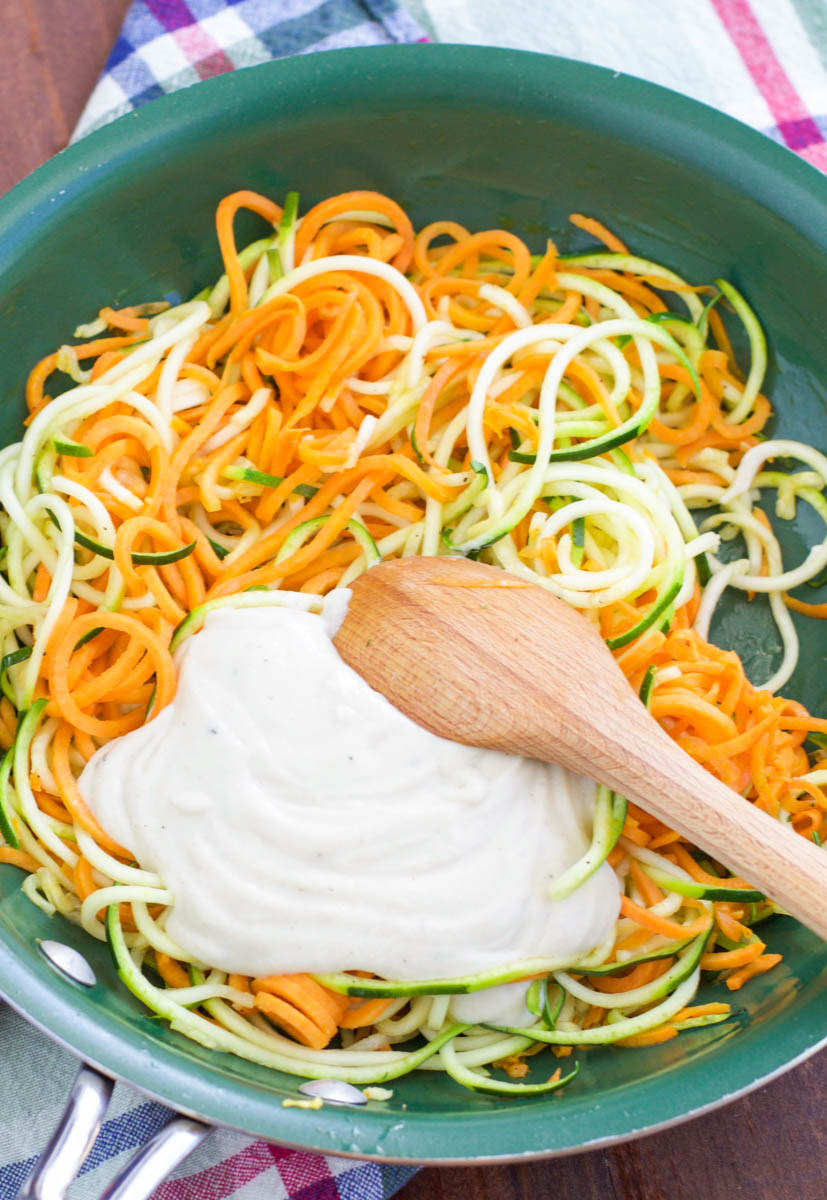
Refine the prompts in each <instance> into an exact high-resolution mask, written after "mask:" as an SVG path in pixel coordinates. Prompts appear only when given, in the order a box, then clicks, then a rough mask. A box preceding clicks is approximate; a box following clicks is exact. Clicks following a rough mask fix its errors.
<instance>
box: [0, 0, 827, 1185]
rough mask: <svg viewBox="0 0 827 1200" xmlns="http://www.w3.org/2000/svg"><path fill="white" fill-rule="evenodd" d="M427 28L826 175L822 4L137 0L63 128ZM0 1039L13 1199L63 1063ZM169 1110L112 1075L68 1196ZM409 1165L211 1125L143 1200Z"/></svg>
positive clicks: (393, 1179)
mask: <svg viewBox="0 0 827 1200" xmlns="http://www.w3.org/2000/svg"><path fill="white" fill-rule="evenodd" d="M426 35H427V36H430V37H431V38H434V39H437V40H441V41H454V42H469V43H475V44H481V45H499V46H511V47H514V48H518V49H529V50H541V51H545V52H547V53H553V54H560V55H563V56H566V57H569V58H576V59H581V60H584V61H589V62H595V63H598V64H600V65H602V66H606V67H609V68H611V69H613V70H618V71H623V72H624V73H626V74H630V75H638V76H642V77H644V78H647V79H650V80H652V81H654V82H656V83H661V84H664V85H666V86H668V87H671V88H674V89H676V90H678V91H682V92H685V93H686V94H688V95H691V96H694V97H695V98H696V99H698V100H703V101H705V102H706V103H707V104H712V105H714V106H715V107H717V108H720V109H722V110H723V111H725V112H728V113H729V114H730V115H732V116H734V117H737V118H739V119H740V120H742V121H745V122H747V123H748V124H750V125H753V126H754V127H756V128H757V129H761V130H763V131H764V132H765V133H767V134H769V136H771V137H773V138H775V139H776V140H777V141H779V142H781V143H782V144H784V145H786V146H788V147H789V148H790V149H792V150H794V151H796V152H797V153H798V154H800V155H801V156H802V157H803V158H805V159H807V161H809V162H810V163H812V164H813V165H814V166H816V167H819V168H821V169H822V170H825V171H827V142H825V137H827V0H684V2H683V3H680V4H679V3H676V2H673V3H663V0H577V3H576V4H572V3H571V0H404V7H403V6H401V5H400V4H397V3H396V2H395V0H135V3H133V4H132V6H131V7H130V9H129V11H128V14H127V17H126V20H125V22H124V26H123V30H122V32H121V36H120V37H119V38H118V40H117V42H116V44H115V46H114V48H113V50H112V53H111V55H110V58H109V61H108V63H107V65H106V70H105V72H104V74H103V76H102V78H101V80H100V82H99V84H98V86H97V87H96V88H95V90H94V92H93V93H92V96H91V97H90V99H89V103H88V104H87V106H86V108H85V110H84V112H83V115H82V117H81V119H80V122H79V124H78V127H77V129H76V131H75V137H80V136H82V135H83V134H85V133H88V132H89V131H90V130H92V129H95V128H97V127H99V126H100V125H104V124H106V123H107V122H108V121H111V120H113V119H114V118H115V117H118V116H121V115H122V114H124V113H126V112H130V111H131V110H132V109H134V108H137V107H138V106H139V105H141V104H145V103H147V102H148V101H150V100H153V99H155V98H156V97H158V96H161V95H164V94H166V93H168V92H171V91H175V90H176V89H177V88H181V87H187V86H189V85H190V84H193V83H197V82H198V81H199V80H202V79H208V78H210V77H211V76H213V75H218V74H222V73H223V72H226V71H231V70H234V69H235V68H238V67H246V66H252V65H254V64H256V63H260V62H265V61H268V60H270V59H274V58H280V57H284V56H286V55H291V54H303V53H307V52H309V51H317V50H333V49H337V48H340V47H344V46H357V45H358V46H364V45H374V44H383V43H390V42H409V41H420V40H426ZM0 1045H2V1046H3V1047H4V1053H3V1065H4V1069H3V1070H2V1071H0V1108H2V1111H3V1112H4V1114H5V1119H4V1121H3V1124H2V1126H0V1200H12V1198H13V1197H14V1196H15V1195H16V1193H17V1190H18V1188H19V1187H20V1185H21V1183H22V1182H23V1180H24V1179H25V1178H26V1176H27V1175H28V1173H29V1171H30V1170H31V1168H32V1165H33V1164H34V1161H35V1158H36V1155H37V1152H38V1150H39V1149H41V1148H42V1147H43V1145H44V1144H45V1142H46V1141H47V1139H48V1137H49V1134H50V1133H51V1131H52V1129H53V1128H54V1125H55V1123H56V1121H57V1118H58V1116H59V1114H60V1111H61V1109H62V1107H63V1102H64V1099H65V1097H66V1095H67V1094H68V1091H69V1088H70V1086H71V1080H72V1077H73V1075H74V1072H75V1070H76V1067H77V1064H76V1063H75V1062H74V1060H73V1059H72V1058H71V1057H70V1056H69V1055H67V1054H66V1053H64V1052H63V1051H62V1050H60V1049H59V1048H58V1047H56V1046H53V1045H52V1044H51V1043H50V1042H49V1041H47V1039H46V1038H44V1037H43V1036H42V1035H41V1034H39V1033H37V1032H35V1031H34V1030H33V1029H31V1028H30V1027H29V1026H27V1025H26V1024H25V1023H24V1022H23V1021H22V1020H21V1019H20V1018H19V1017H17V1016H16V1015H15V1014H14V1013H12V1012H11V1010H9V1009H8V1008H5V1007H0ZM168 1115H169V1114H168V1113H167V1111H166V1110H165V1109H164V1108H163V1107H162V1106H161V1105H158V1104H153V1103H151V1102H149V1101H147V1100H145V1099H144V1098H143V1097H140V1096H138V1095H137V1094H136V1093H134V1092H132V1091H131V1090H130V1089H128V1088H126V1087H123V1086H120V1085H119V1086H118V1087H117V1088H116V1090H115V1096H114V1099H113V1103H112V1106H111V1108H110V1113H109V1116H108V1119H107V1121H106V1124H105V1125H104V1128H103V1131H102V1133H101V1136H100V1137H99V1139H98V1142H97V1144H96V1146H95V1148H94V1150H93V1152H92V1154H91V1155H90V1158H89V1159H88V1161H87V1163H86V1166H85V1167H84V1170H83V1173H82V1175H81V1178H80V1179H79V1181H78V1183H77V1184H76V1185H75V1187H74V1188H73V1190H72V1196H73V1197H74V1200H94V1198H95V1197H97V1196H99V1195H100V1192H101V1191H102V1189H103V1187H104V1185H105V1183H106V1181H107V1179H108V1178H110V1177H111V1176H112V1175H113V1174H114V1172H115V1171H116V1170H117V1169H120V1168H121V1167H122V1166H123V1165H124V1163H125V1161H126V1160H127V1159H128V1158H129V1156H130V1154H131V1153H132V1152H133V1151H134V1150H135V1148H136V1147H138V1146H139V1145H141V1144H142V1143H143V1142H144V1141H146V1139H147V1138H149V1137H151V1136H152V1134H153V1133H154V1132H155V1131H156V1130H157V1129H158V1128H159V1127H160V1125H161V1124H163V1122H164V1121H165V1120H166V1119H167V1118H168ZM411 1174H412V1170H411V1168H406V1167H393V1166H385V1165H382V1166H380V1165H377V1164H374V1163H359V1162H354V1161H351V1160H345V1159H337V1158H325V1157H322V1156H321V1155H315V1154H303V1153H298V1152H295V1151H290V1150H285V1149H282V1148H280V1147H277V1146H268V1145H265V1144H264V1143H261V1142H252V1141H251V1140H250V1139H248V1138H244V1137H242V1136H241V1135H239V1134H234V1133H230V1132H228V1131H224V1130H217V1131H215V1132H214V1133H213V1134H211V1135H210V1137H209V1138H208V1139H207V1140H206V1142H204V1143H203V1144H202V1146H201V1147H200V1148H199V1149H198V1150H197V1151H196V1152H195V1154H193V1155H192V1156H191V1157H190V1159H188V1160H187V1162H186V1163H184V1164H183V1165H182V1166H181V1167H180V1168H179V1170H178V1171H177V1172H176V1174H175V1176H174V1177H173V1178H172V1179H171V1180H169V1181H168V1182H167V1183H165V1184H163V1185H162V1186H161V1188H160V1189H159V1191H158V1193H157V1197H156V1200H230V1198H232V1200H288V1198H289V1200H386V1198H387V1197H389V1196H391V1195H393V1193H394V1192H396V1191H397V1190H398V1189H399V1188H400V1187H401V1186H403V1184H404V1183H405V1182H406V1181H407V1180H408V1179H409V1178H410V1176H411Z"/></svg>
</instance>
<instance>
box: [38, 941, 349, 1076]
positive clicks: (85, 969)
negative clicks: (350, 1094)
mask: <svg viewBox="0 0 827 1200" xmlns="http://www.w3.org/2000/svg"><path fill="white" fill-rule="evenodd" d="M37 944H38V946H39V947H40V952H41V954H42V955H43V957H44V958H45V959H46V961H47V962H48V963H50V964H51V965H52V966H53V967H54V968H55V970H57V971H60V973H61V975H65V976H66V978H67V979H71V980H72V981H73V982H74V983H82V984H83V986H84V987H94V985H95V984H96V983H97V979H96V978H95V972H94V971H93V970H92V968H91V967H90V966H89V963H88V962H87V961H86V959H85V958H84V957H83V955H82V954H80V953H79V952H78V951H77V950H75V949H73V948H72V947H71V946H66V945H65V944H64V943H63V942H50V941H48V939H47V940H45V941H40V940H39V939H38V943H37ZM360 1095H361V1093H360Z"/></svg>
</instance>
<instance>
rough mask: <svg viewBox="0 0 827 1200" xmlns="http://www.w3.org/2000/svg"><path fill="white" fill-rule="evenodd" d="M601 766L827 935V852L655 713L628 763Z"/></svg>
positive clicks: (607, 777) (626, 790)
mask: <svg viewBox="0 0 827 1200" xmlns="http://www.w3.org/2000/svg"><path fill="white" fill-rule="evenodd" d="M643 742H645V748H644V746H643V744H642V743H643ZM595 774H599V775H601V776H602V778H601V780H600V781H601V782H602V783H607V784H608V785H609V786H610V787H613V788H614V789H615V790H616V791H618V792H621V793H622V794H623V795H624V796H626V797H628V799H629V800H632V801H634V802H635V803H636V804H640V806H641V807H642V808H645V809H646V811H647V812H650V813H652V815H653V816H655V817H657V818H658V819H659V820H661V821H663V822H664V824H667V825H669V826H670V827H671V828H672V829H675V830H677V831H678V833H681V834H683V835H684V836H685V837H688V838H689V839H690V840H691V841H692V842H694V843H695V845H698V846H703V848H704V849H705V850H707V851H709V853H710V854H711V855H712V857H713V858H716V859H717V860H718V861H719V862H722V863H725V864H726V865H727V866H728V867H729V868H730V869H731V870H733V871H735V872H737V873H738V874H739V875H741V876H742V877H743V878H744V879H746V880H748V881H749V883H751V884H752V885H753V886H754V887H756V888H759V889H760V890H761V891H762V892H765V893H766V895H768V896H770V897H771V898H772V899H773V900H774V901H775V902H776V903H777V904H780V905H781V906H782V907H783V908H785V909H786V910H787V911H788V912H789V913H791V914H792V915H793V916H794V917H797V918H798V919H799V920H800V921H801V922H802V923H803V924H804V925H807V926H808V927H809V928H810V929H812V930H814V931H815V932H816V933H818V934H820V935H821V937H823V938H824V939H825V940H827V854H825V852H824V851H823V850H821V849H819V847H818V846H816V845H815V844H814V843H813V842H809V841H807V840H806V839H804V838H803V837H801V836H800V835H799V834H797V833H794V832H793V831H792V829H790V828H788V827H787V826H785V825H782V824H780V823H779V822H778V821H776V820H774V819H773V818H772V817H771V816H769V814H768V813H765V812H762V811H761V809H758V808H756V807H755V805H754V804H748V803H747V802H746V801H745V800H744V799H743V797H742V796H739V795H738V794H737V792H734V791H732V789H731V788H728V787H726V786H725V785H724V784H723V783H720V782H719V781H718V780H717V779H716V778H715V777H714V776H713V775H710V773H709V772H708V771H707V770H705V769H704V767H702V766H700V764H699V763H697V762H695V760H694V759H692V758H690V757H689V755H688V754H685V753H684V752H683V751H682V750H681V749H680V747H679V746H677V745H676V744H675V743H674V742H673V741H672V740H671V738H669V737H668V736H667V735H666V734H664V733H662V731H661V729H660V727H659V726H658V725H657V724H656V723H655V721H654V720H653V721H652V729H651V730H650V729H646V730H645V733H643V736H642V738H641V744H639V745H636V746H635V747H634V749H633V750H632V751H631V752H630V753H627V757H626V758H625V760H624V762H623V766H622V768H621V769H620V770H612V769H611V768H610V767H609V766H608V764H604V765H603V767H602V769H601V770H600V771H599V772H595Z"/></svg>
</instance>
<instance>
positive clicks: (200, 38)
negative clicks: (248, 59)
mask: <svg viewBox="0 0 827 1200" xmlns="http://www.w3.org/2000/svg"><path fill="white" fill-rule="evenodd" d="M173 37H174V38H175V40H176V42H177V43H178V45H179V46H180V47H181V49H182V50H183V51H184V53H185V54H186V56H187V58H188V59H189V60H190V62H191V63H192V65H193V67H194V68H195V70H196V71H197V72H198V77H199V78H200V79H212V78H213V76H215V75H225V74H226V73H227V71H232V70H233V64H232V62H231V61H230V59H229V58H228V57H227V55H226V54H225V53H224V51H223V50H222V49H221V47H220V46H219V44H218V42H214V41H213V39H212V38H211V37H210V36H209V34H208V33H205V32H204V30H203V28H202V27H201V26H200V25H185V26H184V27H183V28H181V29H176V30H175V31H174V33H173Z"/></svg>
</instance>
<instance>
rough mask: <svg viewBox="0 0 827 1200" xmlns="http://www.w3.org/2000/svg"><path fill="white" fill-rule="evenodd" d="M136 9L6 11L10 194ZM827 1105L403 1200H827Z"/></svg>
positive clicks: (773, 1104) (784, 1102) (819, 1077)
mask: <svg viewBox="0 0 827 1200" xmlns="http://www.w3.org/2000/svg"><path fill="white" fill-rule="evenodd" d="M273 3H274V5H276V4H277V3H278V0H273ZM127 7H128V0H0V13H2V16H3V31H2V36H3V39H4V43H5V49H4V54H3V59H4V66H3V70H2V71H0V194H1V193H3V192H5V191H6V190H7V189H8V188H10V187H12V185H13V184H15V183H16V182H17V181H18V179H20V178H21V177H22V176H23V175H25V174H27V172H29V171H31V170H33V169H34V168H35V167H36V166H38V164H39V163H41V162H43V160H44V159H46V158H48V157H49V156H50V155H52V154H54V153H55V152H56V151H57V150H60V149H61V147H62V146H63V145H65V143H66V141H67V139H68V138H69V135H70V133H71V130H72V127H73V126H74V124H75V121H76V120H77V117H78V115H79V114H80V111H81V109H82V108H83V105H84V103H85V101H86V98H87V96H88V95H89V93H90V91H91V90H92V87H93V85H94V83H95V80H96V78H97V76H98V73H99V71H100V70H101V67H102V66H103V63H104V61H105V59H106V56H107V54H108V52H109V49H110V47H111V45H112V43H113V42H114V40H115V37H116V36H117V33H118V30H119V28H120V23H121V18H122V16H123V14H124V12H125V11H126V9H127ZM825 1019H826V1020H827V1014H825ZM825 1094H827V1053H822V1054H820V1055H818V1056H817V1057H816V1058H815V1059H810V1060H809V1061H808V1062H806V1063H805V1064H803V1065H802V1066H800V1067H798V1068H797V1069H796V1070H795V1071H793V1072H792V1073H791V1074H788V1075H786V1076H784V1077H782V1078H781V1079H778V1080H776V1081H775V1082H774V1083H771V1084H770V1085H769V1086H767V1087H764V1088H762V1089H760V1091H757V1092H754V1093H753V1094H752V1095H751V1096H748V1097H747V1098H746V1099H744V1100H738V1101H736V1102H735V1103H733V1104H730V1105H729V1106H728V1107H726V1108H724V1109H722V1110H719V1111H718V1112H715V1113H711V1114H710V1115H708V1116H705V1117H701V1118H700V1119H698V1120H696V1121H693V1122H690V1123H689V1124H687V1125H683V1126H680V1127H678V1128H676V1129H672V1130H669V1131H667V1132H665V1133H659V1134H654V1135H653V1136H651V1137H648V1138H643V1139H640V1140H638V1141H635V1142H629V1143H626V1144H625V1145H622V1146H615V1147H612V1148H611V1149H609V1150H605V1151H593V1152H592V1153H590V1154H576V1155H572V1156H571V1157H569V1158H563V1159H555V1160H552V1161H548V1162H541V1163H530V1164H526V1165H524V1166H501V1167H482V1168H459V1169H457V1168H453V1169H440V1170H437V1169H429V1170H425V1171H423V1172H421V1173H420V1174H419V1175H418V1176H417V1177H416V1178H415V1179H413V1180H412V1181H411V1182H410V1183H409V1184H408V1185H407V1187H405V1188H404V1189H403V1191H402V1192H401V1194H400V1195H401V1200H546V1198H547V1197H548V1198H549V1200H550V1198H551V1197H554V1198H555V1200H741V1198H743V1200H825V1198H827V1135H825V1124H824V1120H823V1105H824V1098H825ZM457 1153H458V1154H460V1153H462V1147H461V1146H457ZM204 1200H209V1197H204Z"/></svg>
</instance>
